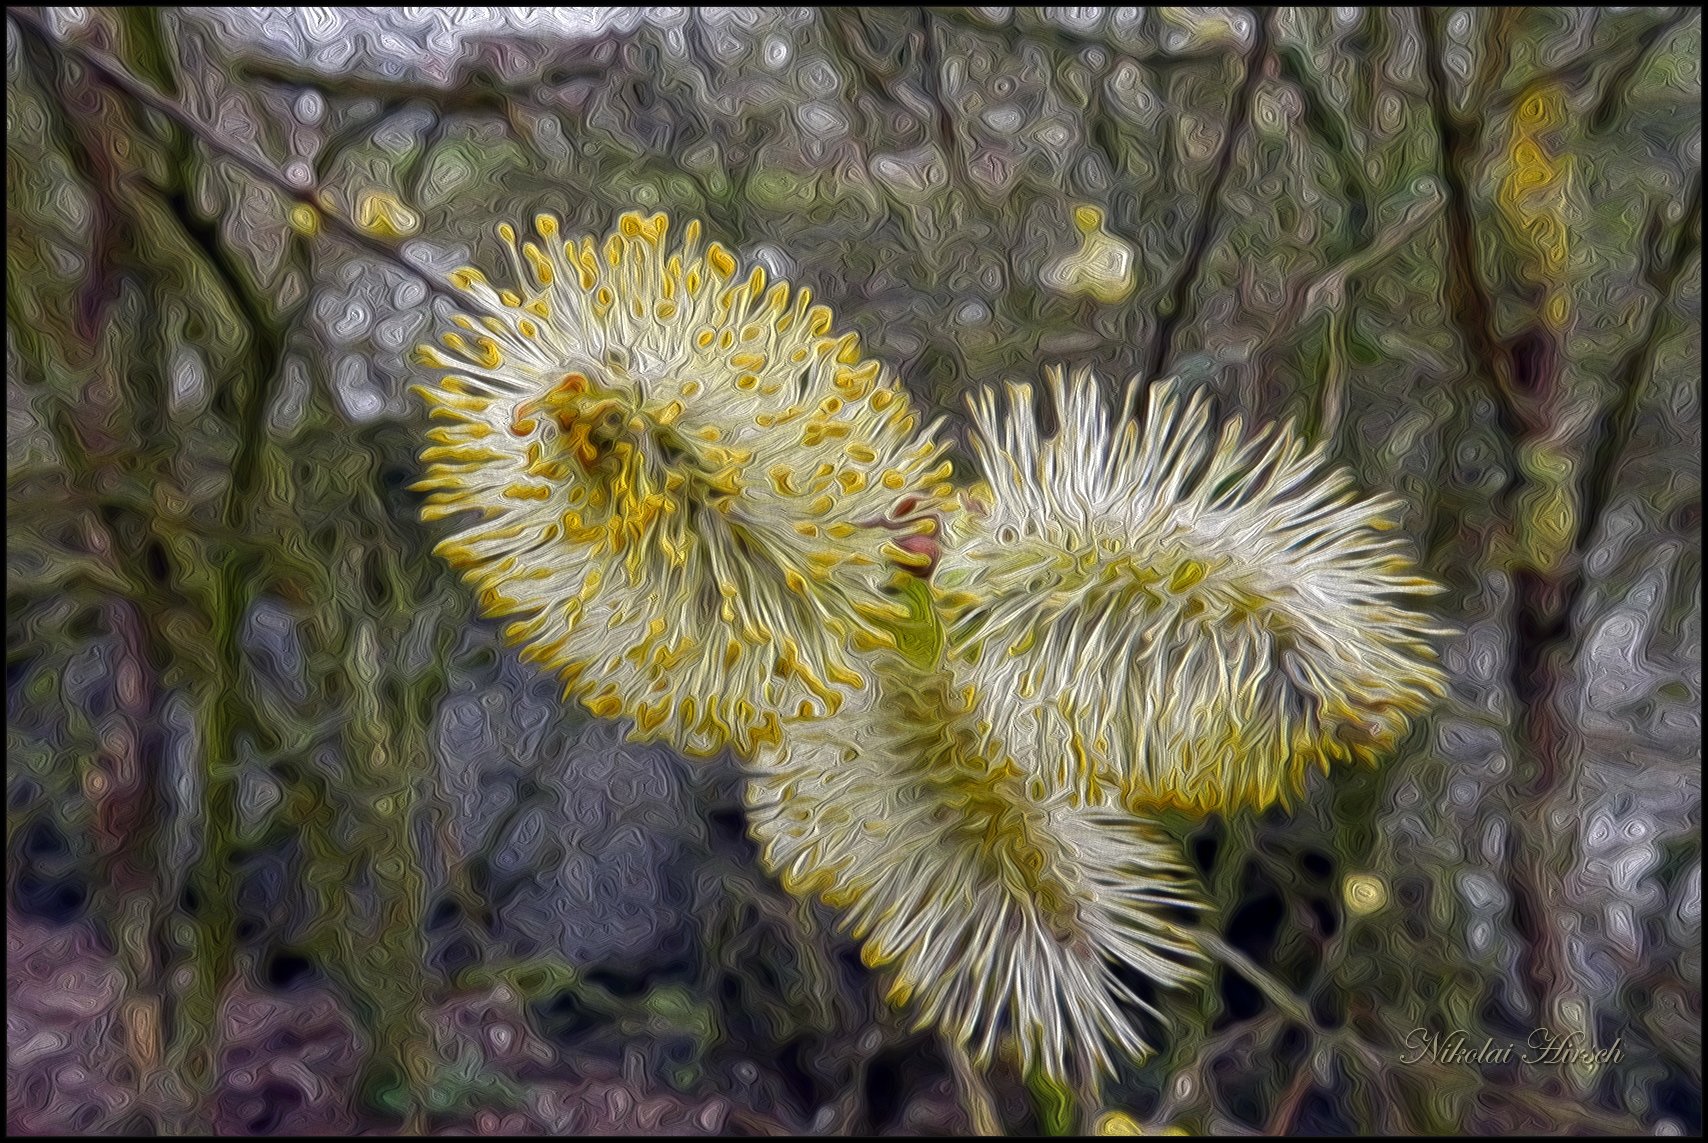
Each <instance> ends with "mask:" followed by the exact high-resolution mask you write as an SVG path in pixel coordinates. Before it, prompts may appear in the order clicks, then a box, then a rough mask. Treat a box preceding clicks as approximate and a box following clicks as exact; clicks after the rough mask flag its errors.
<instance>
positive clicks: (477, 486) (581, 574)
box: [417, 214, 948, 754]
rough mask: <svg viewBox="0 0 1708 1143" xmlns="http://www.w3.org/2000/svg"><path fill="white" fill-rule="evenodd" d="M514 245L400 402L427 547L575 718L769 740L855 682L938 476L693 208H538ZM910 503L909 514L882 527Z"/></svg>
mask: <svg viewBox="0 0 1708 1143" xmlns="http://www.w3.org/2000/svg"><path fill="white" fill-rule="evenodd" d="M535 229H536V231H537V233H538V239H539V240H538V242H532V241H523V242H518V239H517V235H516V233H515V231H514V230H513V229H512V228H511V227H509V226H507V225H506V226H501V227H500V228H499V234H500V237H501V238H502V239H503V240H504V241H505V243H506V244H507V245H508V246H509V247H510V253H511V261H512V263H513V266H512V275H511V280H512V282H513V286H512V287H510V288H505V287H496V286H493V285H490V284H489V283H488V281H487V278H486V276H485V275H484V274H482V273H481V272H479V271H478V270H474V269H465V270H460V271H458V272H456V273H455V274H453V275H452V283H453V284H454V285H455V286H456V287H457V288H458V289H460V290H462V291H464V292H465V293H466V294H468V296H469V297H470V299H471V300H472V301H473V302H474V303H475V304H476V308H477V309H478V310H479V311H480V313H479V315H478V316H468V315H459V316H457V317H455V318H454V319H453V322H454V324H455V325H456V327H457V329H456V330H455V331H454V332H450V333H447V334H446V335H445V336H444V337H443V339H442V340H443V343H444V346H445V350H446V352H440V351H439V350H436V349H432V348H423V349H422V351H421V352H420V355H419V356H420V360H421V363H422V364H423V365H424V366H426V367H428V368H430V369H433V370H435V371H438V373H439V376H438V377H437V378H436V380H435V381H434V382H433V383H432V384H429V385H425V386H421V387H419V388H418V389H417V392H419V393H420V394H421V396H422V397H423V398H424V399H425V400H426V401H427V403H428V405H429V406H430V408H431V411H432V416H433V417H434V418H435V419H437V420H441V421H444V422H446V424H445V425H444V427H441V428H436V429H434V430H433V431H432V432H431V433H430V434H429V436H430V438H431V445H430V447H428V448H426V449H425V450H424V451H423V452H422V454H421V458H422V460H423V461H424V462H425V463H426V467H427V472H426V479H425V480H423V481H422V482H421V483H420V484H419V485H417V487H418V488H419V489H421V490H423V491H427V492H429V493H430V495H429V496H428V498H427V504H426V506H425V508H424V509H423V515H424V517H425V518H426V519H428V520H440V519H445V518H449V517H456V516H459V515H460V514H463V513H469V514H470V519H469V520H468V522H466V523H465V525H464V526H463V527H462V528H461V530H459V531H458V532H456V533H455V534H454V535H452V536H451V537H449V538H448V539H446V540H445V541H444V542H442V543H441V544H440V545H439V547H438V551H439V552H440V553H441V554H442V555H443V556H444V557H445V558H447V559H448V560H449V561H451V562H452V563H453V564H454V565H456V566H457V567H458V568H459V569H460V570H461V571H462V573H463V575H464V576H465V577H466V578H467V579H468V581H469V582H470V583H471V584H472V585H473V586H474V587H475V588H476V589H477V590H478V592H479V602H480V606H481V608H482V609H483V610H484V611H485V612H486V613H487V614H489V615H494V616H513V617H515V618H514V622H512V623H511V624H510V625H509V627H508V628H507V629H506V634H507V636H508V637H509V638H510V639H511V640H513V641H515V642H518V643H522V644H525V645H526V652H525V654H526V655H527V656H529V657H532V658H534V659H537V660H539V661H541V662H543V663H545V664H546V665H548V666H550V667H552V668H555V669H557V670H559V671H561V672H562V674H563V675H564V676H565V678H566V680H567V681H568V685H569V689H570V691H572V692H573V693H575V694H577V695H578V696H579V697H580V698H581V699H582V701H583V702H584V703H585V704H586V706H587V707H588V709H589V710H591V711H592V712H593V713H594V714H596V715H600V716H608V717H626V718H630V719H632V720H633V730H632V732H631V733H632V734H633V736H634V737H636V738H638V739H641V740H650V739H658V740H663V741H667V742H669V743H670V744H672V745H674V746H676V747H677V748H679V749H681V750H684V751H686V752H689V753H693V754H709V753H713V752H715V751H717V750H719V749H722V748H723V747H725V746H733V747H735V748H736V749H738V750H741V751H743V752H747V751H750V750H751V749H752V748H753V747H754V745H755V744H757V743H758V742H762V741H775V740H776V739H777V738H778V737H779V735H780V734H781V725H782V721H783V720H784V719H786V718H793V717H819V716H822V715H825V714H828V713H830V712H833V711H835V710H836V709H837V708H838V707H839V706H840V705H841V704H842V702H843V701H844V700H845V699H846V698H847V697H848V696H849V695H851V694H856V693H859V692H861V691H862V690H864V689H865V688H866V687H867V686H868V679H867V673H866V670H865V669H864V667H863V660H862V658H861V655H862V653H863V652H865V651H868V650H870V649H872V648H873V647H876V646H880V645H883V644H884V643H885V642H886V640H887V637H886V636H885V635H883V634H882V632H881V628H874V627H873V625H872V623H871V622H870V620H871V619H872V618H873V617H876V618H878V619H882V618H884V617H888V616H893V615H895V614H896V613H897V611H898V608H897V605H896V604H895V603H894V602H893V601H892V600H890V599H889V598H888V597H886V596H885V595H884V594H883V590H884V587H885V585H886V584H887V583H888V581H889V579H890V577H891V576H892V574H893V572H894V570H895V565H896V564H907V563H910V562H914V563H917V562H919V557H917V556H916V555H914V554H912V553H911V552H910V551H908V550H907V549H906V547H905V546H904V545H898V544H897V543H896V541H897V540H898V539H902V538H906V537H907V536H910V535H914V534H917V533H919V532H921V531H924V530H928V529H930V528H931V527H933V525H932V523H931V521H930V520H929V519H928V518H927V517H928V513H929V512H930V511H931V509H932V508H933V506H934V505H935V504H936V502H937V500H938V499H939V498H940V497H941V496H942V495H943V494H944V493H946V492H947V487H946V486H945V485H943V484H942V483H941V482H942V481H944V480H946V479H947V477H948V467H947V465H945V464H942V463H941V462H940V453H941V449H942V446H941V445H939V444H937V443H936V442H935V441H933V440H932V433H931V431H929V430H927V431H925V432H923V433H921V432H919V431H918V425H917V418H916V416H915V414H914V413H913V412H912V411H911V410H910V408H909V404H908V400H907V398H906V395H905V394H904V393H903V392H902V391H901V390H900V389H899V388H898V387H897V386H896V385H895V384H894V383H893V381H892V380H891V379H889V378H888V377H886V376H885V375H884V374H883V371H882V370H881V368H880V367H879V365H878V364H877V363H876V362H868V361H865V360H863V359H862V357H861V355H860V352H859V349H858V346H857V343H856V339H855V338H854V336H853V335H852V334H849V335H844V336H841V337H833V336H832V335H831V315H830V312H829V311H828V310H827V309H825V308H824V307H823V306H815V305H813V304H812V303H811V298H810V295H809V294H808V292H807V291H806V290H798V291H797V290H791V289H790V288H789V287H788V286H787V285H786V284H784V283H780V282H779V283H775V284H770V285H768V284H767V282H766V277H765V273H764V271H762V270H759V269H755V270H753V271H752V272H751V273H749V274H746V275H740V274H738V272H737V265H736V260H735V258H734V257H733V256H732V255H730V254H729V253H728V252H727V251H726V250H724V249H723V248H722V247H720V246H718V245H717V244H715V243H714V244H712V245H710V246H706V247H702V246H701V245H700V241H699V229H700V228H699V225H698V224H697V223H689V224H688V225H687V226H686V227H685V228H684V234H683V235H682V239H681V241H680V243H675V244H673V243H671V242H669V241H667V235H668V230H669V225H668V221H667V219H666V218H665V216H664V215H662V214H659V215H653V216H652V217H645V216H643V215H640V214H626V215H624V216H623V217H622V218H621V220H620V221H619V223H618V226H617V230H616V232H615V233H614V234H612V235H610V236H609V237H608V238H607V239H605V240H604V241H603V242H600V243H596V242H595V241H594V240H593V239H591V238H582V239H581V240H579V241H566V240H565V239H564V238H563V237H562V235H561V234H560V232H559V223H558V221H557V219H555V218H553V217H551V216H549V215H541V216H539V217H538V218H537V219H536V220H535ZM903 504H906V505H907V506H909V509H910V511H912V512H917V513H918V515H917V516H915V517H913V518H911V519H910V521H907V522H898V521H897V519H896V515H897V510H898V506H900V505H903Z"/></svg>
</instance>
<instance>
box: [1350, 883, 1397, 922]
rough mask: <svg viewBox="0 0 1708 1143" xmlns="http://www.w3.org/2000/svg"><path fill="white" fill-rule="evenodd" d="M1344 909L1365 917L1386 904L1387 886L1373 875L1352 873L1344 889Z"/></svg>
mask: <svg viewBox="0 0 1708 1143" xmlns="http://www.w3.org/2000/svg"><path fill="white" fill-rule="evenodd" d="M1344 893H1345V896H1346V907H1347V909H1349V910H1350V911H1351V912H1353V913H1356V914H1357V915H1358V916H1361V917H1367V916H1369V915H1370V914H1371V913H1374V912H1377V911H1379V910H1380V909H1381V908H1382V907H1383V906H1384V905H1386V904H1387V903H1388V886H1387V884H1386V883H1385V882H1384V881H1383V880H1382V879H1381V878H1380V877H1377V876H1376V875H1375V874H1373V873H1354V874H1353V875H1352V876H1350V877H1348V878H1347V879H1346V885H1345V887H1344Z"/></svg>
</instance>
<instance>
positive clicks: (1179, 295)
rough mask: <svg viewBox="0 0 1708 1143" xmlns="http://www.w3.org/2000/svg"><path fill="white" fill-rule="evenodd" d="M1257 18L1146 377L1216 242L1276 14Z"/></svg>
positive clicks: (1168, 347) (1164, 354) (1161, 365)
mask: <svg viewBox="0 0 1708 1143" xmlns="http://www.w3.org/2000/svg"><path fill="white" fill-rule="evenodd" d="M1256 17H1257V35H1256V36H1255V38H1254V39H1253V40H1252V45H1251V51H1250V53H1249V54H1248V55H1247V56H1246V60H1245V78H1244V79H1243V80H1241V82H1240V85H1239V88H1238V90H1236V91H1235V92H1234V97H1233V102H1232V103H1231V104H1230V105H1229V108H1228V129H1227V132H1226V133H1225V134H1224V135H1223V137H1222V151H1221V154H1220V155H1218V156H1217V157H1216V167H1215V171H1214V173H1212V175H1211V176H1210V181H1209V183H1208V184H1207V185H1206V186H1205V187H1204V197H1203V199H1202V201H1201V202H1200V203H1199V204H1198V218H1197V221H1196V223H1195V225H1194V226H1193V229H1192V237H1191V238H1190V240H1188V242H1187V245H1186V257H1185V258H1184V259H1183V260H1182V261H1181V263H1180V270H1179V272H1178V273H1177V274H1176V275H1175V278H1174V285H1173V286H1172V288H1170V290H1169V292H1168V293H1167V294H1165V295H1164V296H1163V298H1162V299H1161V300H1160V301H1159V302H1158V303H1157V312H1156V333H1155V335H1154V337H1153V338H1152V341H1151V348H1150V355H1149V357H1148V358H1147V359H1146V363H1145V370H1144V375H1145V376H1146V377H1147V378H1157V377H1160V376H1162V374H1163V372H1164V370H1165V369H1167V367H1168V363H1169V360H1170V358H1171V357H1172V356H1173V354H1174V338H1175V335H1176V334H1177V333H1178V332H1179V330H1180V329H1181V328H1182V327H1184V326H1185V325H1186V323H1187V321H1188V319H1189V317H1190V316H1191V314H1190V311H1191V308H1192V298H1193V287H1194V286H1196V285H1197V283H1198V273H1199V271H1200V270H1201V269H1202V268H1203V264H1204V259H1205V257H1206V256H1207V255H1208V254H1209V250H1210V245H1211V243H1212V242H1213V241H1214V240H1215V230H1216V219H1217V215H1218V213H1219V212H1218V209H1217V208H1218V205H1219V204H1220V202H1221V197H1222V187H1223V186H1224V185H1225V184H1226V183H1227V181H1228V175H1229V174H1230V173H1231V172H1232V171H1233V165H1234V153H1235V152H1236V151H1237V150H1238V149H1239V144H1240V140H1241V139H1243V138H1244V137H1245V132H1246V129H1247V127H1248V126H1249V125H1250V123H1251V105H1252V101H1253V99H1254V97H1255V95H1256V93H1257V84H1258V81H1259V80H1260V79H1261V78H1262V76H1263V65H1264V62H1265V60H1267V59H1268V57H1269V43H1270V37H1271V35H1272V31H1273V28H1272V25H1273V24H1274V20H1275V13H1274V10H1273V9H1271V8H1259V9H1257V11H1256Z"/></svg>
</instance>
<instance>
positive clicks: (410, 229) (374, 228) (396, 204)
mask: <svg viewBox="0 0 1708 1143" xmlns="http://www.w3.org/2000/svg"><path fill="white" fill-rule="evenodd" d="M356 225H357V226H359V227H361V228H362V229H363V230H365V231H367V232H368V233H369V234H373V235H376V236H378V237H380V238H408V237H409V236H410V235H411V234H414V233H415V232H416V231H417V230H419V229H421V216H420V215H419V214H417V213H415V211H413V210H411V209H410V208H409V207H408V206H406V205H405V204H404V203H403V201H402V200H401V199H399V198H398V197H397V196H396V195H393V194H389V193H387V192H386V191H380V190H369V191H363V192H362V194H361V197H359V198H358V199H357V200H356Z"/></svg>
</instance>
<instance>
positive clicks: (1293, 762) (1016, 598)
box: [933, 370, 1444, 813]
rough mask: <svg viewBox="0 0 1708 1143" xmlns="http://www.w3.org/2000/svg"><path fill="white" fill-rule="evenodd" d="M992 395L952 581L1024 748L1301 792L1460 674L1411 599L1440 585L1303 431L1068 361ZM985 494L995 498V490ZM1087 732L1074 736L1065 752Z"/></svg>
mask: <svg viewBox="0 0 1708 1143" xmlns="http://www.w3.org/2000/svg"><path fill="white" fill-rule="evenodd" d="M1049 386H1050V394H1051V396H1052V397H1053V399H1054V402H1055V407H1056V410H1057V413H1058V416H1059V420H1060V428H1059V429H1058V430H1057V431H1056V433H1055V435H1054V436H1046V435H1045V434H1044V433H1043V431H1042V430H1041V428H1040V426H1039V424H1038V420H1037V417H1036V415H1035V413H1034V411H1033V407H1032V402H1031V393H1030V390H1029V389H1028V388H1026V387H1023V386H1015V387H1011V395H1010V399H1009V401H1008V402H1007V407H1006V409H1003V408H999V406H998V402H997V399H996V397H995V395H994V394H993V393H991V392H988V391H987V392H985V393H984V394H982V395H981V396H979V397H978V398H976V399H975V400H974V401H973V413H974V417H975V421H976V427H977V435H976V437H975V441H974V446H975V450H976V452H977V454H978V457H979V459H980V461H981V463H982V465H983V467H984V471H985V475H986V477H987V480H988V484H987V485H986V486H985V487H984V488H983V490H982V491H981V492H980V493H975V494H974V495H973V496H972V498H971V500H970V501H969V503H970V505H971V508H972V510H971V511H967V512H963V513H960V514H959V515H958V516H957V517H955V521H954V524H953V526H952V528H951V530H950V535H949V537H948V542H947V543H946V545H945V549H944V553H943V557H942V562H941V563H940V564H939V566H938V571H937V574H936V577H935V579H934V581H933V583H934V587H935V588H936V590H937V591H938V593H939V596H940V599H941V602H942V605H943V607H944V609H945V613H946V615H947V617H948V620H949V633H948V651H947V657H948V661H949V663H950V665H951V669H952V671H953V673H954V675H955V677H956V678H957V679H958V680H960V681H961V682H962V683H963V684H964V685H967V686H971V687H973V688H975V689H976V690H978V691H979V692H981V693H988V694H992V695H997V696H1002V698H1003V702H1002V709H1001V711H999V712H998V714H997V716H996V721H997V722H998V723H999V724H1000V731H1001V734H1002V735H1003V736H1004V737H1005V738H1006V739H1007V740H1008V741H1010V742H1021V743H1023V742H1027V741H1028V740H1030V741H1031V742H1032V743H1034V746H1033V748H1032V750H1031V753H1033V754H1034V755H1036V756H1037V757H1040V758H1047V759H1049V760H1050V761H1051V762H1052V763H1054V764H1055V765H1056V766H1057V770H1056V771H1055V772H1053V773H1049V774H1046V775H1044V777H1045V778H1046V779H1047V780H1049V781H1050V782H1052V783H1055V784H1057V785H1060V786H1062V787H1064V788H1073V789H1079V790H1081V791H1083V792H1084V793H1085V794H1086V795H1087V796H1089V797H1098V796H1101V795H1102V792H1103V791H1104V789H1105V787H1113V789H1115V790H1117V791H1119V794H1120V796H1121V798H1122V800H1123V801H1124V802H1125V804H1126V805H1127V806H1128V807H1129V808H1132V809H1135V810H1143V809H1145V808H1147V807H1158V806H1172V807H1177V808H1184V809H1187V810H1191V811H1195V812H1203V813H1208V812H1214V811H1220V810H1229V809H1234V808H1238V807H1242V806H1253V807H1263V806H1267V805H1269V804H1271V803H1273V802H1276V801H1278V800H1282V801H1284V800H1285V799H1287V798H1288V797H1289V796H1291V795H1292V794H1294V793H1296V792H1297V791H1298V790H1299V788H1300V787H1301V785H1302V782H1303V778H1304V774H1305V771H1306V769H1307V768H1308V767H1309V766H1311V765H1313V764H1315V765H1320V766H1322V767H1324V768H1325V769H1326V767H1327V766H1328V765H1329V763H1330V762H1331V761H1337V760H1347V759H1362V760H1370V759H1372V758H1374V756H1375V755H1376V754H1377V753H1379V752H1380V751H1382V750H1385V749H1387V748H1389V747H1390V746H1392V745H1393V743H1394V742H1395V741H1396V740H1397V739H1398V738H1399V736H1400V735H1401V734H1403V733H1404V732H1405V730H1406V729H1407V727H1408V726H1409V724H1410V719H1411V718H1412V716H1414V715H1416V714H1418V713H1419V712H1421V711H1423V710H1424V709H1425V708H1426V707H1427V706H1428V705H1429V704H1430V702H1431V700H1432V698H1433V697H1435V696H1437V695H1439V694H1440V693H1441V690H1442V685H1443V684H1442V673H1441V671H1440V669H1439V668H1438V667H1437V665H1436V664H1435V662H1434V659H1435V653H1434V651H1433V649H1432V648H1431V646H1430V644H1429V642H1428V639H1429V637H1430V636H1431V635H1437V634H1442V633H1444V632H1442V631H1440V630H1439V629H1436V628H1434V627H1432V626H1431V624H1430V621H1429V619H1428V618H1427V617H1426V616H1425V615H1424V614H1422V613H1421V612H1418V611H1415V610H1412V609H1411V608H1410V607H1409V606H1407V604H1408V603H1409V602H1410V601H1412V600H1414V599H1416V598H1417V597H1419V596H1421V595H1425V594H1429V593H1432V592H1435V591H1437V590H1439V589H1438V588H1437V587H1436V585H1434V584H1432V583H1430V582H1429V581H1428V580H1425V579H1423V578H1421V577H1419V576H1418V575H1417V574H1416V573H1415V571H1414V569H1413V567H1412V565H1411V563H1410V561H1409V560H1408V559H1407V557H1406V556H1405V554H1404V550H1403V548H1402V545H1401V543H1400V541H1398V540H1397V539H1395V538H1394V537H1392V536H1391V535H1387V534H1385V533H1386V532H1387V531H1388V530H1389V529H1390V528H1391V527H1392V522H1391V516H1392V514H1393V513H1394V511H1395V510H1396V508H1397V505H1396V504H1394V503H1393V502H1392V501H1389V500H1385V499H1380V498H1375V499H1360V498H1358V497H1357V496H1356V495H1355V494H1354V493H1353V491H1352V488H1351V477H1350V475H1349V474H1348V473H1346V472H1345V471H1344V470H1329V469H1327V468H1326V466H1325V464H1324V462H1323V459H1322V455H1321V452H1320V450H1313V449H1310V448H1307V446H1306V444H1305V443H1304V441H1302V440H1301V439H1300V438H1299V437H1298V436H1297V435H1295V433H1294V432H1293V431H1292V430H1291V428H1281V429H1279V430H1276V429H1273V428H1272V429H1269V430H1266V431H1264V432H1261V433H1258V434H1256V435H1253V436H1249V437H1248V436H1247V435H1246V434H1245V433H1244V431H1243V427H1242V425H1241V423H1240V421H1239V419H1238V418H1235V419H1233V420H1232V421H1230V422H1229V423H1228V424H1227V425H1226V426H1225V427H1224V428H1223V429H1222V430H1221V431H1220V432H1219V433H1218V432H1217V431H1215V430H1214V429H1213V428H1212V426H1211V423H1210V411H1209V405H1208V402H1207V398H1206V397H1205V396H1204V395H1203V394H1193V395H1188V394H1185V393H1183V392H1182V391H1181V390H1180V389H1179V387H1177V386H1175V385H1173V384H1171V383H1166V382H1165V383H1162V384H1158V385H1154V386H1152V387H1151V389H1150V391H1149V395H1148V401H1147V409H1146V412H1145V415H1144V417H1143V418H1142V419H1140V418H1139V417H1137V416H1136V415H1135V403H1136V401H1137V399H1138V397H1139V395H1140V390H1139V389H1138V387H1137V386H1136V385H1134V386H1131V387H1129V389H1128V392H1127V401H1126V405H1125V407H1124V408H1123V409H1121V410H1120V411H1119V412H1118V413H1116V414H1115V415H1111V411H1110V410H1109V409H1108V408H1107V407H1106V406H1105V404H1104V401H1103V399H1102V397H1101V394H1100V393H1099V390H1098V385H1097V381H1096V379H1095V378H1094V377H1093V376H1092V375H1091V374H1089V373H1086V372H1081V373H1077V374H1075V375H1074V376H1073V377H1072V379H1071V380H1070V379H1067V378H1066V377H1064V376H1063V374H1062V373H1061V371H1059V370H1057V371H1054V372H1052V373H1051V375H1050V382H1049ZM981 497H982V499H981ZM1061 742H1067V743H1069V744H1070V748H1069V749H1067V750H1061V749H1057V750H1055V751H1054V752H1051V751H1050V750H1049V747H1050V745H1051V744H1053V743H1061Z"/></svg>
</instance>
